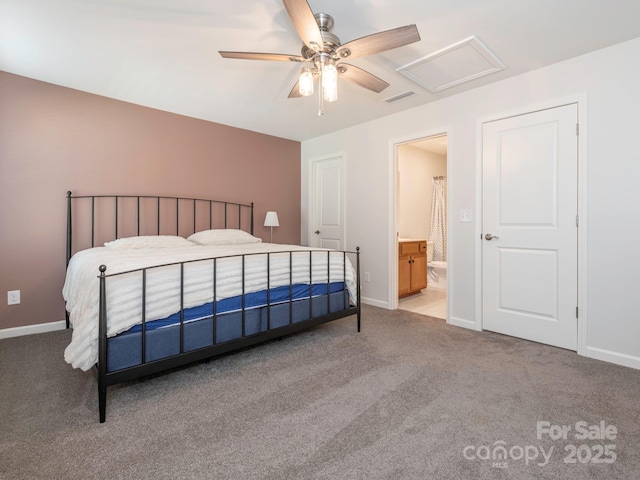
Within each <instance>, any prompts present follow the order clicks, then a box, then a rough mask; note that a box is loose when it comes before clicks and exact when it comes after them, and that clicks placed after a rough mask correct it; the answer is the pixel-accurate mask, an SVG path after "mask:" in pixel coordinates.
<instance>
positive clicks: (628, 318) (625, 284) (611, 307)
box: [301, 39, 640, 368]
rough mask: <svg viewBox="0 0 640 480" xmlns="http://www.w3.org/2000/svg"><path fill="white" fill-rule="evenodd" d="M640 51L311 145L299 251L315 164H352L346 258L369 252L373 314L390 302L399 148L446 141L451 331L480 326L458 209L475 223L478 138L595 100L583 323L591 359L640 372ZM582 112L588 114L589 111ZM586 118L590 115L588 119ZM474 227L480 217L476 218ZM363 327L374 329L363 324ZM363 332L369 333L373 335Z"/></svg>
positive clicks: (469, 238) (591, 105) (575, 62)
mask: <svg viewBox="0 0 640 480" xmlns="http://www.w3.org/2000/svg"><path fill="white" fill-rule="evenodd" d="M638 58H640V39H635V40H632V41H629V42H625V43H623V44H619V45H616V46H613V47H610V48H607V49H603V50H600V51H597V52H594V53H591V54H588V55H585V56H581V57H577V58H575V59H572V60H568V61H565V62H561V63H558V64H555V65H551V66H549V67H545V68H542V69H539V70H536V71H534V72H531V73H528V74H524V75H520V76H518V77H514V78H511V79H507V80H504V81H501V82H499V83H496V84H494V85H488V86H485V87H481V88H478V89H476V90H473V91H471V92H466V93H463V94H459V95H455V96H452V97H449V98H446V99H443V100H440V101H438V102H434V103H431V104H428V105H424V106H422V107H418V108H415V109H412V110H409V111H406V112H401V113H399V114H396V115H392V116H389V117H386V118H382V119H379V120H376V121H372V122H369V123H366V124H362V125H358V126H355V127H353V128H349V129H346V130H342V131H340V132H336V133H333V134H330V135H326V136H323V137H319V138H315V139H312V140H309V141H306V142H303V143H302V172H301V174H302V209H303V214H302V221H303V226H302V241H303V243H304V242H306V240H307V239H306V237H307V231H308V228H307V225H305V224H304V223H305V219H306V218H307V217H308V215H307V212H306V209H307V208H308V207H307V205H308V192H309V189H308V175H309V169H308V164H309V160H310V159H313V158H318V157H323V156H327V155H332V154H344V156H345V160H346V163H347V165H346V208H347V219H346V220H347V247H348V248H354V247H355V246H356V245H357V246H360V247H361V250H362V257H361V259H362V270H363V271H368V272H370V276H371V281H370V282H365V283H364V284H363V297H364V299H365V301H367V302H368V303H371V304H374V305H379V306H388V305H389V301H390V289H389V284H390V279H391V275H392V273H391V272H390V264H391V263H390V262H391V259H390V256H389V252H390V251H391V250H390V245H389V244H390V241H391V240H390V239H393V236H392V228H393V225H391V222H390V218H391V216H392V212H391V210H390V208H389V205H390V201H391V199H390V190H391V188H390V183H389V176H390V175H391V174H392V173H393V172H392V170H391V167H390V165H391V163H392V160H393V158H392V157H393V148H392V145H393V144H394V143H397V142H398V141H406V140H409V139H412V138H419V137H424V136H428V135H429V134H433V133H439V132H443V131H447V132H448V133H449V152H448V162H449V176H448V187H449V200H450V205H449V212H450V213H451V215H452V218H451V220H450V222H449V254H450V256H449V263H448V275H449V276H450V281H451V287H452V288H451V290H449V295H450V297H451V298H450V306H451V309H450V318H449V320H450V321H452V322H454V323H457V324H464V323H465V322H468V324H469V325H470V326H474V325H479V324H480V319H478V318H476V315H477V312H478V309H477V305H476V303H475V301H476V300H475V299H476V296H475V294H476V292H477V287H478V285H477V279H478V278H479V276H478V275H476V268H477V265H479V261H478V258H477V256H478V251H479V250H478V249H477V248H476V243H477V241H478V240H477V239H476V232H477V231H479V230H477V228H478V227H477V226H476V222H477V221H478V219H477V218H474V219H473V222H469V223H461V222H459V221H457V212H458V211H459V210H460V209H471V210H472V211H473V212H477V210H476V208H477V205H476V194H477V185H478V183H477V181H478V179H479V178H480V177H479V173H478V165H479V158H478V155H479V151H480V150H479V141H478V139H479V136H478V131H479V130H480V128H481V122H482V121H483V120H488V119H495V118H497V117H499V116H502V115H508V114H513V113H522V112H526V111H529V110H532V109H536V108H539V107H546V106H551V105H553V104H560V103H563V102H564V101H566V100H575V99H576V98H580V96H581V95H584V97H583V98H586V106H587V107H588V112H586V118H587V122H586V125H584V124H583V125H582V126H581V128H582V134H583V135H586V150H587V151H586V152H582V155H583V156H584V157H583V158H585V159H586V163H585V164H586V166H587V172H586V176H587V188H586V191H583V193H584V194H585V195H586V197H585V200H586V201H584V202H583V205H586V213H587V215H586V217H587V218H583V223H582V225H583V227H584V226H586V250H585V251H584V252H582V253H583V254H584V255H586V256H585V260H586V271H585V272H583V274H584V275H585V277H584V278H586V279H587V281H586V284H585V285H584V288H585V290H586V298H585V299H584V300H583V305H584V306H586V312H585V311H584V309H583V312H582V313H581V318H580V322H586V327H585V328H584V329H583V331H584V332H586V333H585V335H584V339H583V345H582V347H583V348H584V351H583V353H585V354H586V355H589V356H593V357H596V358H601V359H604V360H609V361H613V362H616V363H620V364H625V365H629V366H633V367H636V368H640V341H638V339H639V338H640V288H639V287H640V280H638V276H637V273H636V272H637V270H638V266H640V249H639V248H638V245H637V244H638V239H639V238H640V222H639V221H638V217H639V216H638V213H637V211H636V208H637V206H638V205H640V187H639V184H640V149H639V148H638V142H637V137H638V129H639V126H640V124H639V122H638V121H637V116H638V113H639V112H640V94H639V93H638V89H639V88H640V62H638ZM584 105H585V103H582V104H581V107H584ZM582 114H583V115H584V112H582ZM474 217H475V215H474ZM365 325H366V319H365ZM365 328H366V327H365Z"/></svg>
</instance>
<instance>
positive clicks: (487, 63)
mask: <svg viewBox="0 0 640 480" xmlns="http://www.w3.org/2000/svg"><path fill="white" fill-rule="evenodd" d="M504 69H505V65H504V64H503V63H502V62H501V61H500V60H499V59H498V57H496V56H495V55H494V54H493V53H492V52H491V51H490V50H489V49H488V48H487V47H486V46H485V45H484V44H483V43H482V42H481V41H480V40H479V39H478V38H477V37H474V36H472V37H469V38H467V39H465V40H462V41H460V42H458V43H455V44H453V45H450V46H449V47H446V48H443V49H442V50H439V51H437V52H435V53H432V54H430V55H427V56H426V57H423V58H420V59H418V60H415V61H413V62H411V63H409V64H407V65H405V66H403V67H400V68H398V69H396V71H397V72H399V73H401V74H402V75H404V76H405V77H407V78H408V79H409V80H411V81H413V82H415V83H417V84H418V85H420V86H422V87H424V88H426V89H427V90H429V91H431V92H433V93H436V92H439V91H441V90H445V89H447V88H451V87H453V86H455V85H459V84H461V83H464V82H468V81H470V80H475V79H476V78H480V77H484V76H485V75H490V74H492V73H495V72H499V71H501V70H504Z"/></svg>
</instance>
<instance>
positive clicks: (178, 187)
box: [0, 72, 300, 329]
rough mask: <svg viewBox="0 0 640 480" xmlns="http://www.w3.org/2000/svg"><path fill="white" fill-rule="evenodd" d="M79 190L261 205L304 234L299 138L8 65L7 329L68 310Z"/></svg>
mask: <svg viewBox="0 0 640 480" xmlns="http://www.w3.org/2000/svg"><path fill="white" fill-rule="evenodd" d="M68 190H70V191H72V192H74V194H78V195H82V194H100V193H102V194H114V193H118V194H132V193H133V194H148V195H168V196H186V197H199V198H215V199H223V200H229V201H235V202H239V203H251V202H254V203H255V235H256V236H259V237H261V238H262V239H263V240H265V241H269V229H268V228H265V227H264V226H263V223H264V216H265V213H266V212H267V211H268V210H275V211H277V212H278V216H279V219H280V225H281V226H280V227H278V228H277V229H274V242H277V243H292V244H298V243H300V143H299V142H295V141H291V140H286V139H282V138H277V137H272V136H268V135H263V134H260V133H256V132H251V131H248V130H242V129H238V128H233V127H229V126H225V125H220V124H216V123H211V122H206V121H203V120H197V119H193V118H189V117H184V116H181V115H176V114H172V113H167V112H162V111H159V110H154V109H150V108H146V107H142V106H138V105H133V104H129V103H125V102H121V101H117V100H113V99H109V98H105V97H100V96H97V95H92V94H88V93H83V92H79V91H77V90H72V89H68V88H64V87H60V86H55V85H52V84H48V83H44V82H39V81H36V80H32V79H28V78H24V77H19V76H16V75H12V74H9V73H6V72H0V329H4V328H9V327H17V326H25V325H32V324H38V323H47V322H54V321H59V320H62V319H64V303H63V300H62V294H61V291H62V285H63V283H64V273H65V222H66V213H65V209H66V192H67V191H68ZM9 290H20V291H21V297H22V298H21V304H20V305H11V306H7V300H6V295H7V293H6V292H7V291H9Z"/></svg>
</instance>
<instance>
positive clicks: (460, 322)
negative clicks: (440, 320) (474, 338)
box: [447, 317, 478, 330]
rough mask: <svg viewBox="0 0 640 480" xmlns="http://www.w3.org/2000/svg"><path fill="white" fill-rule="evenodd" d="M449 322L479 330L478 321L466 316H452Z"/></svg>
mask: <svg viewBox="0 0 640 480" xmlns="http://www.w3.org/2000/svg"><path fill="white" fill-rule="evenodd" d="M447 323H448V324H449V325H453V326H455V327H462V328H468V329H469V330H478V328H477V327H476V322H472V321H471V320H465V319H464V318H459V317H450V318H449V320H448V321H447Z"/></svg>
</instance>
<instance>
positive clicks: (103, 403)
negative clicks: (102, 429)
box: [98, 379, 107, 423]
mask: <svg viewBox="0 0 640 480" xmlns="http://www.w3.org/2000/svg"><path fill="white" fill-rule="evenodd" d="M106 383H107V382H106V381H104V380H101V379H98V408H99V410H100V423H104V422H105V420H106V419H107V385H106Z"/></svg>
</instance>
